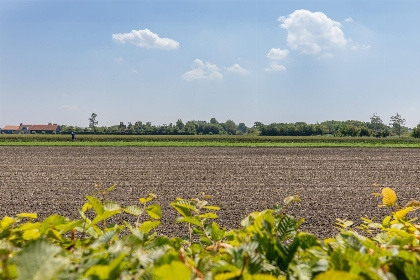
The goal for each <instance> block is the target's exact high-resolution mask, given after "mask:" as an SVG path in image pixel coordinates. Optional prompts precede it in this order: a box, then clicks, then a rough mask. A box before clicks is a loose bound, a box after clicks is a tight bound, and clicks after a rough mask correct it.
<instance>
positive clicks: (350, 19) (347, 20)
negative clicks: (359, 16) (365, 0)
mask: <svg viewBox="0 0 420 280" xmlns="http://www.w3.org/2000/svg"><path fill="white" fill-rule="evenodd" d="M353 21H354V20H353V19H352V18H351V17H349V18H346V19H345V20H344V22H353Z"/></svg>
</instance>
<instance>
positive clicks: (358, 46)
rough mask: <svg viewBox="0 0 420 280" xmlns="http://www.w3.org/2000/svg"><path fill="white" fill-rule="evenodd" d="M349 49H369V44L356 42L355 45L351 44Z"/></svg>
mask: <svg viewBox="0 0 420 280" xmlns="http://www.w3.org/2000/svg"><path fill="white" fill-rule="evenodd" d="M350 49H351V50H352V51H358V50H367V49H370V46H369V45H359V44H356V45H353V46H351V47H350Z"/></svg>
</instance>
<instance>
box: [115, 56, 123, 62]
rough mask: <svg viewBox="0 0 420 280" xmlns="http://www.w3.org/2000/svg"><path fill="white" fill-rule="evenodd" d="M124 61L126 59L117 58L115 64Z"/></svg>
mask: <svg viewBox="0 0 420 280" xmlns="http://www.w3.org/2000/svg"><path fill="white" fill-rule="evenodd" d="M123 61H124V58H122V57H117V58H116V59H115V62H123Z"/></svg>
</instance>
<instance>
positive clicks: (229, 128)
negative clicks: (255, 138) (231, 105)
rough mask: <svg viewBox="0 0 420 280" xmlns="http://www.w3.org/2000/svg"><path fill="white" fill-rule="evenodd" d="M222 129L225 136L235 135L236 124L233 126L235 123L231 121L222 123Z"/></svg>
mask: <svg viewBox="0 0 420 280" xmlns="http://www.w3.org/2000/svg"><path fill="white" fill-rule="evenodd" d="M224 129H225V131H226V132H227V134H230V135H236V124H235V122H234V121H232V120H227V121H226V122H225V123H224Z"/></svg>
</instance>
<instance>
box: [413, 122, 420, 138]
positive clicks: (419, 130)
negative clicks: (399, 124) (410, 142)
mask: <svg viewBox="0 0 420 280" xmlns="http://www.w3.org/2000/svg"><path fill="white" fill-rule="evenodd" d="M411 136H413V137H414V138H420V123H419V124H418V125H417V127H415V128H413V131H412V132H411Z"/></svg>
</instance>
